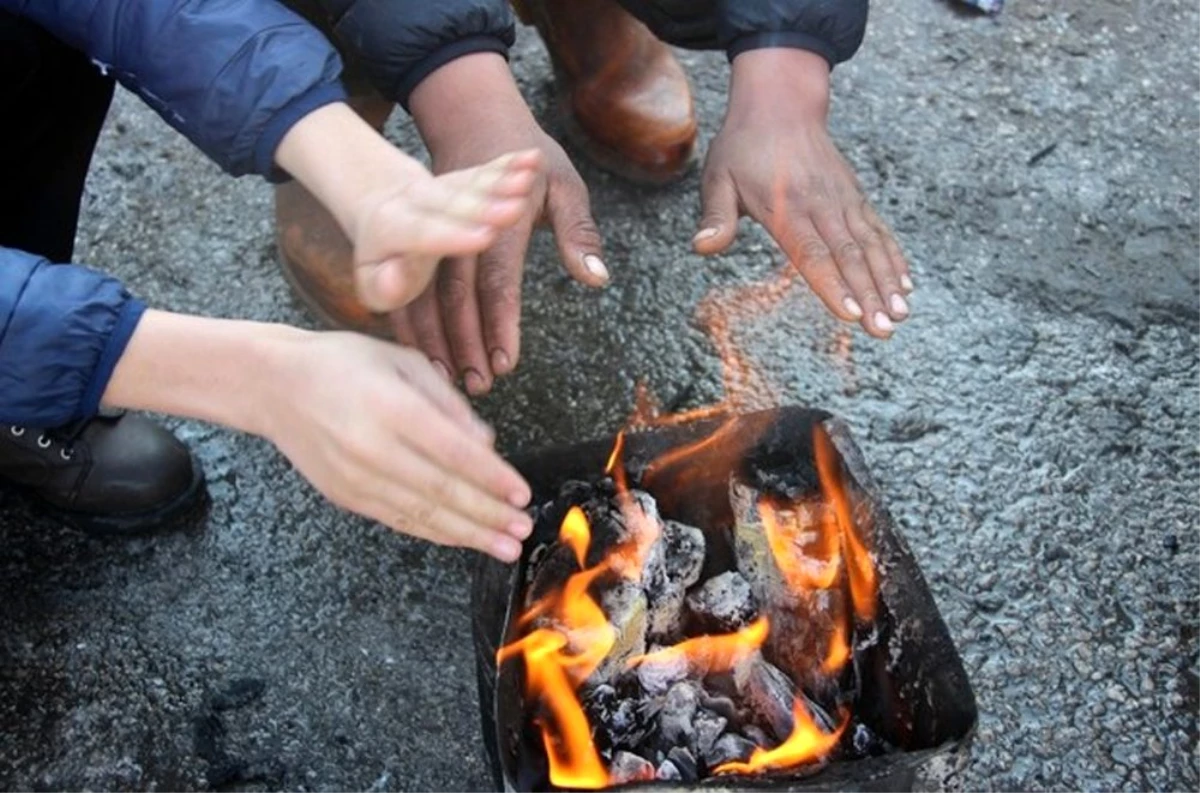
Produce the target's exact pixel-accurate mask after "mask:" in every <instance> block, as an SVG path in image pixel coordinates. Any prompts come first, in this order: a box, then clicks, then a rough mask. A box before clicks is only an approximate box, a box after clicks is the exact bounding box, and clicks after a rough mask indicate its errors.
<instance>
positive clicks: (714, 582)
mask: <svg viewBox="0 0 1200 793" xmlns="http://www.w3.org/2000/svg"><path fill="white" fill-rule="evenodd" d="M686 609H687V617H688V623H689V627H690V628H691V629H692V632H694V633H697V634H705V633H707V634H720V633H734V632H736V631H738V630H741V629H742V628H744V627H746V626H747V625H749V624H750V622H751V621H752V620H753V619H754V617H755V616H756V615H757V614H758V604H757V603H756V602H755V600H754V594H753V593H752V592H751V591H750V582H749V581H747V580H746V578H745V577H744V576H743V575H742V574H741V573H738V572H737V571H736V570H729V571H727V572H724V573H721V574H720V575H719V576H716V577H714V578H710V579H708V580H707V581H705V582H704V583H703V584H701V585H700V586H699V587H697V588H696V589H694V590H693V591H692V592H691V593H690V594H689V595H688V596H687V603H686Z"/></svg>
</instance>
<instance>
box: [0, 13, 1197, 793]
mask: <svg viewBox="0 0 1200 793" xmlns="http://www.w3.org/2000/svg"><path fill="white" fill-rule="evenodd" d="M872 13H873V17H872V25H871V29H870V32H869V34H868V37H867V40H866V43H865V46H864V48H863V50H862V52H861V54H860V55H859V56H858V57H857V58H856V59H855V60H854V61H853V62H852V63H850V64H848V65H846V66H844V67H842V68H839V69H838V71H837V74H836V78H835V97H836V108H835V118H834V122H833V126H834V129H835V133H836V136H837V138H838V140H839V141H840V142H841V144H842V146H843V147H844V150H845V152H846V154H847V155H848V157H849V158H850V159H851V160H852V161H853V162H854V163H855V165H856V166H857V167H858V169H859V171H860V173H861V174H862V179H863V181H864V184H865V186H866V187H867V188H868V190H869V191H870V194H871V195H872V197H873V198H874V199H875V200H876V201H877V202H878V206H879V207H880V209H881V212H882V214H884V215H885V217H887V218H888V219H889V220H890V221H891V222H892V223H893V224H894V226H895V228H896V230H897V232H898V234H899V236H900V237H901V239H902V241H903V244H904V246H905V247H906V249H907V251H908V253H909V254H910V256H911V258H912V261H913V262H914V263H915V273H916V276H915V280H916V281H917V284H918V290H917V292H916V295H915V299H914V304H915V316H914V317H913V319H912V320H911V321H910V322H908V323H907V324H906V325H904V326H903V328H902V330H901V331H900V332H899V333H898V334H897V335H896V338H895V339H894V340H893V341H891V342H889V343H880V342H876V341H871V340H869V339H867V338H866V337H865V336H864V335H863V334H861V333H860V332H855V333H854V334H853V341H852V345H851V355H850V357H849V359H848V360H847V359H845V358H844V357H842V356H840V355H839V354H837V353H836V352H835V351H836V350H837V349H839V348H840V347H842V346H843V345H842V343H840V342H838V340H837V339H838V334H837V328H836V324H835V322H834V321H832V320H831V319H830V318H829V317H828V316H826V314H825V313H823V311H822V310H821V309H820V308H819V307H818V306H817V305H816V303H815V301H814V300H813V299H812V297H811V296H810V295H808V294H807V293H806V292H805V291H804V290H803V289H801V290H797V292H796V294H795V295H794V296H793V297H792V298H790V299H789V300H788V301H786V302H785V304H784V305H783V306H782V307H780V308H779V309H778V310H776V311H774V312H772V313H766V314H764V313H762V312H753V313H751V314H750V315H748V316H747V317H746V318H745V320H746V321H745V322H744V323H743V324H742V325H741V326H740V330H739V339H740V340H741V341H742V343H743V344H744V345H746V347H747V349H748V350H750V351H751V353H752V354H753V355H754V357H755V359H756V360H757V361H758V362H759V363H760V364H761V365H762V367H763V368H764V370H765V371H766V373H767V374H768V375H769V376H770V377H771V378H772V380H773V381H774V382H775V383H776V385H777V386H778V388H779V389H780V394H781V399H782V400H783V401H785V402H790V403H791V402H795V403H799V402H807V403H811V404H814V405H818V406H822V407H825V408H828V409H831V410H833V411H835V412H836V413H838V414H840V415H841V416H843V417H844V418H845V419H846V420H847V421H849V423H850V424H851V426H852V427H854V429H855V431H856V433H857V438H858V440H859V442H860V444H861V446H862V447H863V449H864V451H865V453H866V455H867V458H868V460H869V461H870V464H871V466H872V468H873V470H874V472H875V475H876V477H877V478H878V479H879V481H880V483H881V484H882V486H883V488H884V491H885V493H886V495H887V497H888V499H889V500H890V505H891V509H892V510H893V512H894V514H895V516H896V518H897V520H898V522H899V524H900V526H901V527H902V528H903V530H904V532H905V534H906V535H907V537H908V539H909V541H910V543H911V544H912V545H913V548H914V550H915V552H916V554H917V557H918V559H919V561H920V563H921V565H922V566H923V569H924V571H925V574H926V576H927V577H928V579H929V583H930V585H931V586H932V588H933V590H934V592H935V594H936V597H937V600H938V603H939V604H940V606H941V608H942V610H943V613H944V615H945V617H946V620H947V622H948V624H949V627H950V630H951V633H952V634H953V636H954V637H955V640H956V642H957V643H958V646H959V648H960V650H961V652H962V654H963V656H964V659H965V662H966V666H967V669H968V672H969V674H970V676H971V679H972V681H973V684H974V686H975V689H976V692H977V695H978V698H979V706H980V711H981V719H980V723H979V729H978V733H977V736H976V741H975V746H974V749H973V752H972V755H971V757H972V759H971V762H970V764H969V766H968V767H967V768H966V769H965V771H964V772H963V773H962V775H961V776H960V777H959V778H958V779H957V780H956V781H955V784H956V785H958V786H960V787H964V788H968V789H999V790H1018V789H1020V790H1033V789H1057V790H1110V789H1124V790H1140V789H1154V790H1172V789H1175V790H1180V789H1196V788H1197V786H1198V785H1200V775H1198V770H1197V769H1198V753H1197V706H1198V687H1200V679H1198V666H1197V664H1198V662H1197V653H1198V649H1200V648H1198V640H1197V633H1198V628H1200V614H1198V601H1200V584H1198V580H1197V570H1198V567H1197V562H1198V558H1200V553H1198V552H1200V548H1198V545H1200V542H1198V541H1200V532H1198V531H1197V529H1198V525H1197V524H1198V521H1197V492H1198V488H1197V485H1198V480H1200V454H1198V445H1197V442H1198V440H1200V400H1198V399H1197V395H1198V389H1197V385H1198V374H1200V373H1198V357H1197V341H1198V330H1200V328H1198V323H1200V301H1198V297H1197V288H1198V287H1197V267H1198V258H1200V251H1198V246H1197V194H1198V187H1200V185H1198V175H1200V168H1198V166H1200V159H1198V150H1197V140H1198V137H1197V136H1198V134H1200V118H1198V103H1197V96H1198V94H1197V92H1198V88H1200V87H1198V84H1197V83H1198V80H1197V74H1198V72H1197V45H1196V41H1197V40H1198V38H1197V36H1196V33H1197V32H1198V27H1200V19H1198V17H1200V13H1198V9H1197V6H1196V4H1195V3H1194V2H1190V0H1189V1H1187V2H1184V1H1182V0H1139V2H1136V3H1130V2H1124V1H1123V0H1059V1H1058V2H1049V0H1045V1H1043V2H1033V0H1016V1H1015V2H1012V3H1010V4H1009V7H1008V9H1007V10H1006V11H1005V12H1004V14H1003V15H1001V16H999V17H998V18H995V19H992V18H985V17H978V16H970V15H961V14H958V13H956V12H955V11H954V10H953V9H952V8H951V7H950V6H948V5H945V4H943V3H941V2H937V0H896V2H891V3H877V4H875V8H874V10H873V12H872ZM683 57H684V60H685V61H686V63H687V65H688V67H689V68H690V70H691V73H692V75H693V77H694V81H695V87H696V93H697V103H698V107H699V111H700V115H701V119H702V121H703V133H704V135H705V136H706V137H708V136H710V135H711V134H712V133H713V132H714V131H715V129H716V127H717V124H718V123H719V120H720V117H721V113H722V108H723V102H724V99H723V97H724V89H725V80H726V67H725V64H724V61H723V58H722V57H721V56H720V55H716V54H701V55H696V54H685V55H684V56H683ZM514 64H515V68H516V71H517V73H518V74H519V75H520V78H521V82H522V85H523V88H524V89H525V90H526V91H527V94H528V96H529V98H530V100H531V102H533V103H534V104H535V106H536V108H537V110H538V112H539V113H540V114H541V115H542V116H543V117H546V118H549V116H550V113H549V110H548V99H549V96H550V87H549V76H548V75H549V72H548V64H547V60H546V57H545V55H544V53H543V51H542V49H541V47H540V45H539V44H538V42H537V40H536V38H535V37H534V36H532V35H530V34H529V33H528V31H523V33H522V37H521V41H520V43H519V45H518V47H517V49H516V53H515V57H514ZM393 125H394V126H393V128H392V130H391V131H392V134H393V136H394V137H395V138H396V140H397V141H399V142H401V143H402V144H403V145H405V146H406V147H415V146H416V143H415V138H414V136H413V133H412V130H411V128H410V127H409V126H408V125H407V123H406V122H404V121H403V120H402V119H400V118H399V117H397V119H395V120H394V121H393ZM581 167H582V170H583V173H584V175H585V177H586V178H587V179H588V181H589V182H590V184H591V185H592V190H593V194H592V195H593V201H594V204H595V207H596V210H597V213H598V217H599V220H600V222H601V224H602V228H603V231H604V232H605V234H606V242H607V246H608V252H609V261H610V264H611V265H613V268H614V270H615V272H616V278H615V282H614V284H613V286H612V287H611V288H609V289H608V290H607V291H605V292H603V293H601V294H594V293H585V291H584V290H582V289H581V288H579V287H577V286H575V285H573V284H572V283H570V282H569V281H568V280H567V279H566V277H565V276H564V275H563V274H562V273H561V271H560V269H559V267H558V265H557V264H556V261H555V258H554V253H553V247H552V245H551V244H550V241H549V240H548V239H546V238H542V239H541V240H540V241H539V242H538V244H537V245H536V246H535V247H534V249H533V251H532V254H531V257H530V261H529V267H528V279H527V284H526V290H527V291H526V302H525V317H526V318H525V335H524V343H525V352H524V359H523V361H522V364H521V366H520V369H519V373H518V374H517V375H516V376H514V377H512V378H511V379H510V380H509V381H507V382H506V383H504V384H503V386H502V387H501V388H500V389H499V390H498V391H497V392H496V393H494V394H493V395H491V396H489V397H487V398H486V399H484V400H482V401H480V402H479V408H480V410H481V411H482V412H483V414H484V415H485V416H486V417H487V418H488V419H490V420H491V421H493V422H495V424H496V426H497V427H498V430H499V433H500V438H501V442H502V445H503V447H504V448H505V449H506V450H510V451H513V450H517V449H533V448H537V447H540V446H543V445H545V444H551V443H557V442H567V441H571V440H576V439H579V438H581V437H591V436H597V435H602V434H607V433H610V432H611V431H613V430H614V429H616V428H617V427H618V426H619V425H620V423H621V421H622V419H623V417H624V416H625V415H626V414H627V412H628V410H629V408H630V405H631V400H632V389H633V384H634V383H635V382H636V381H637V380H638V379H641V378H645V379H646V380H647V381H648V383H649V385H650V386H651V387H652V388H653V389H654V390H655V391H656V392H657V393H659V394H660V395H662V396H663V397H664V398H666V399H668V400H671V399H676V398H680V397H681V395H682V397H683V401H684V402H686V403H687V404H698V403H702V402H704V401H706V400H709V399H712V398H715V397H716V396H718V395H719V393H720V376H719V371H720V370H719V365H718V361H717V359H716V357H715V355H714V351H713V348H712V347H711V345H710V344H709V343H708V341H707V339H706V337H705V336H704V335H703V334H702V332H701V331H700V330H699V329H698V328H697V327H696V325H695V324H694V322H693V316H692V315H693V310H694V308H695V306H696V304H697V303H698V301H699V300H700V299H701V298H702V297H703V296H704V295H705V294H706V293H707V292H708V291H709V290H710V289H712V288H713V287H717V286H729V285H736V284H744V283H749V282H751V281H753V280H756V279H760V278H763V277H766V276H767V275H768V274H769V273H770V272H771V271H772V269H773V268H774V267H775V266H776V264H777V263H778V259H779V257H778V255H777V254H776V252H775V251H774V249H773V247H772V246H771V244H770V242H769V241H768V239H767V238H766V237H765V236H764V235H763V234H762V233H760V232H759V231H757V230H753V229H751V228H750V227H749V225H748V224H747V225H746V226H745V232H744V234H743V235H742V237H741V240H740V243H739V245H738V246H737V248H736V250H735V251H734V252H733V253H732V254H730V255H729V256H726V257H724V258H723V259H720V260H718V261H714V262H705V261H702V260H700V259H699V258H698V257H695V256H693V255H691V254H690V253H689V252H688V246H687V244H686V242H687V240H688V239H689V238H690V236H691V234H692V232H693V231H694V228H695V222H696V205H697V199H696V193H697V186H698V178H697V176H696V175H695V174H693V175H692V176H691V177H689V178H688V179H687V180H685V181H684V182H683V183H682V184H680V185H678V186H675V187H672V188H669V189H665V190H658V191H645V190H639V189H634V188H631V187H629V186H627V185H624V184H622V183H620V182H619V181H616V180H614V179H612V178H610V177H608V176H605V175H604V174H602V173H600V172H598V171H596V170H595V169H593V168H591V167H589V166H587V165H583V166H581ZM270 208H271V204H270V191H269V189H268V187H267V186H266V185H264V184H263V183H262V182H260V181H257V180H254V179H245V180H239V181H235V180H232V179H228V178H225V177H224V176H222V175H221V174H220V173H219V172H218V170H217V169H216V168H215V167H213V166H212V165H211V164H210V163H208V162H207V161H205V160H204V159H203V158H202V156H201V155H199V154H198V153H197V152H196V151H195V150H193V149H192V148H191V147H190V146H189V145H188V144H187V143H186V142H185V141H183V140H182V139H181V138H180V137H178V136H177V135H176V134H174V133H173V132H171V131H170V130H169V129H168V128H167V127H166V126H165V125H164V124H163V123H161V122H160V121H159V120H158V119H157V118H156V117H154V116H153V115H152V114H151V113H150V112H149V111H148V110H146V109H145V108H144V107H142V106H140V105H139V104H138V103H137V102H136V100H133V99H132V98H130V97H129V96H128V95H123V96H121V97H119V99H118V101H117V104H116V107H115V109H114V112H113V114H112V116H111V119H110V122H109V124H108V127H107V130H106V132H105V134H104V137H103V140H102V142H101V145H100V149H99V152H98V154H97V158H96V164H95V167H94V169H93V173H92V178H91V182H90V187H89V191H88V198H87V206H86V209H85V212H84V217H83V223H82V229H81V245H80V250H79V258H80V260H81V261H85V262H88V263H91V264H93V265H96V266H98V267H102V268H105V269H108V270H111V271H113V272H115V273H118V274H119V275H121V276H122V277H124V278H125V279H127V281H128V283H129V285H130V286H131V288H132V289H133V290H135V291H136V292H138V293H139V294H141V295H143V296H145V297H146V298H148V299H149V300H150V302H151V303H153V304H155V305H157V306H162V307H168V308H172V309H175V310H180V311H190V312H198V313H203V314H212V315H219V316H228V317H250V318H254V319H263V320H276V321H284V322H291V323H298V324H303V325H311V324H312V323H311V321H310V320H309V319H308V318H307V317H306V315H305V314H304V312H303V311H302V310H301V308H300V307H299V306H298V304H297V303H296V302H295V301H293V300H292V299H291V297H290V296H289V294H288V292H287V290H286V288H285V287H284V284H283V281H282V280H281V279H280V277H279V275H278V273H277V270H276V265H275V263H274V252H273V248H272V226H271V221H270ZM177 426H178V429H179V432H180V434H181V435H182V436H183V437H184V438H185V439H186V440H187V441H188V442H189V443H190V444H191V445H192V446H193V448H195V450H196V451H197V452H198V454H199V455H200V457H201V459H202V460H203V462H204V466H205V468H206V470H207V472H208V476H209V479H210V483H211V492H212V501H213V503H212V508H211V511H210V513H209V514H208V516H207V519H206V520H205V521H204V523H203V525H201V526H197V527H195V528H193V529H191V530H188V531H184V532H181V533H176V534H173V535H171V536H165V537H161V538H156V539H153V540H139V541H134V542H125V543H104V542H96V541H89V540H87V539H84V538H81V537H79V536H78V535H76V534H74V533H72V532H69V531H66V530H62V529H59V528H58V527H56V526H55V525H54V524H53V523H51V522H49V521H47V520H45V519H43V518H40V517H38V516H37V515H36V514H35V513H34V512H33V511H31V510H30V509H29V508H28V506H27V505H25V504H24V502H23V501H21V500H19V499H17V498H15V497H12V496H8V495H3V496H0V543H2V545H3V548H4V551H3V553H2V554H0V626H2V628H0V659H2V661H3V662H2V664H0V788H4V789H28V788H32V789H57V788H88V789H135V788H136V789H193V788H203V787H206V786H210V785H212V786H218V787H226V788H248V789H259V788H288V789H298V790H300V789H309V790H336V789H373V790H390V789H397V790H451V789H484V788H487V787H488V785H489V783H490V779H489V775H488V771H487V768H486V765H485V761H484V758H483V754H482V745H481V743H480V736H479V727H478V713H477V705H476V694H475V689H474V686H475V679H474V673H473V669H472V662H473V659H472V647H471V636H470V630H469V615H468V597H467V587H468V581H469V575H470V569H471V564H472V561H473V559H472V557H471V556H470V555H469V554H467V553H463V552H458V551H454V550H448V549H444V548H439V547H432V546H429V545H426V544H422V543H419V542H416V541H412V540H409V539H407V538H405V537H400V536H393V535H391V534H389V533H387V532H385V531H384V530H382V529H381V528H379V527H378V526H374V525H371V524H369V523H368V522H366V521H364V520H360V519H357V518H354V517H351V516H349V515H346V514H342V513H340V512H339V511H337V510H336V509H334V508H333V507H331V506H329V505H328V504H326V503H324V502H323V501H322V500H321V498H319V497H318V496H317V495H316V494H315V493H314V491H313V490H312V489H311V488H309V487H308V486H307V485H306V484H305V483H304V482H303V481H302V480H301V478H300V477H299V476H298V475H297V474H296V473H295V472H294V471H293V470H292V469H291V468H290V467H289V465H288V464H287V462H286V461H285V460H284V459H283V458H282V457H280V456H279V455H278V454H276V453H275V452H274V451H273V450H272V449H271V448H270V447H269V446H268V445H267V444H266V443H264V442H262V441H260V440H257V439H254V438H249V437H243V436H240V435H236V434H234V433H231V432H227V431H225V430H222V429H217V428H213V427H209V426H203V425H200V424H194V423H183V424H178V425H177Z"/></svg>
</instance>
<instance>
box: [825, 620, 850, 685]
mask: <svg viewBox="0 0 1200 793" xmlns="http://www.w3.org/2000/svg"><path fill="white" fill-rule="evenodd" d="M849 660H850V644H849V643H848V642H847V641H846V624H845V622H843V621H842V620H841V619H839V620H838V621H837V622H835V623H834V626H833V633H832V634H830V636H829V645H828V647H827V648H826V650H825V660H824V661H822V662H821V671H822V672H824V673H825V674H827V675H834V674H837V673H838V672H840V671H841V670H842V667H843V666H845V665H846V662H847V661H849Z"/></svg>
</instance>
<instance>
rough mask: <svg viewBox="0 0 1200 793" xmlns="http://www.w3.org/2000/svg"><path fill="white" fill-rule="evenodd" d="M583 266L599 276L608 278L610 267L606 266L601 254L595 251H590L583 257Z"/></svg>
mask: <svg viewBox="0 0 1200 793" xmlns="http://www.w3.org/2000/svg"><path fill="white" fill-rule="evenodd" d="M583 266H584V267H585V268H587V271H588V272H589V273H591V274H592V275H594V276H596V277H597V278H603V279H604V280H605V281H607V280H608V268H607V267H605V266H604V262H603V261H602V260H601V259H600V257H599V256H597V255H595V254H594V253H589V254H587V255H586V256H584V257H583Z"/></svg>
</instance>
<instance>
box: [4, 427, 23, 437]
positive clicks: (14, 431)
mask: <svg viewBox="0 0 1200 793" xmlns="http://www.w3.org/2000/svg"><path fill="white" fill-rule="evenodd" d="M8 431H9V432H11V433H12V434H13V437H16V438H19V437H21V436H22V435H24V434H25V428H24V427H9V428H8Z"/></svg>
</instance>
